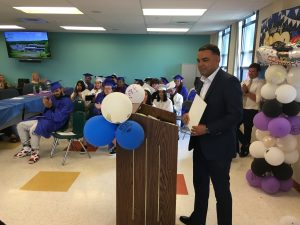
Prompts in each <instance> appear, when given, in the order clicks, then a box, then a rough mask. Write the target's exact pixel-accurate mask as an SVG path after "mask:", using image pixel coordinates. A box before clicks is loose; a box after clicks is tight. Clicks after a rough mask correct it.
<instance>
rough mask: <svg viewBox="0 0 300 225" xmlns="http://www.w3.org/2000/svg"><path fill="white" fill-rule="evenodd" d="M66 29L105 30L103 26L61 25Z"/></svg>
mask: <svg viewBox="0 0 300 225" xmlns="http://www.w3.org/2000/svg"><path fill="white" fill-rule="evenodd" d="M60 27H61V28H63V29H65V30H95V31H105V30H106V29H105V28H103V27H77V26H60Z"/></svg>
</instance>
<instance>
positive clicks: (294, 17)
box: [259, 6, 300, 46]
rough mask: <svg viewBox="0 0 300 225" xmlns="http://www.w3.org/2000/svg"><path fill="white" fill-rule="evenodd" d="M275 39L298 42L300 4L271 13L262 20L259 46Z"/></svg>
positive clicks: (299, 35)
mask: <svg viewBox="0 0 300 225" xmlns="http://www.w3.org/2000/svg"><path fill="white" fill-rule="evenodd" d="M276 41H281V42H284V43H286V44H290V43H299V44H300V6H297V7H294V8H290V9H285V10H282V11H280V12H277V13H274V14H272V15H271V16H270V17H269V18H267V19H265V20H263V21H262V25H261V35H260V43H259V46H262V45H264V46H270V45H272V44H273V43H275V42H276Z"/></svg>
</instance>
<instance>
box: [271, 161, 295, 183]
mask: <svg viewBox="0 0 300 225" xmlns="http://www.w3.org/2000/svg"><path fill="white" fill-rule="evenodd" d="M272 173H273V175H274V177H276V178H277V179H278V180H288V179H290V178H291V177H292V176H293V168H292V167H291V165H289V164H286V163H282V164H281V165H279V166H272Z"/></svg>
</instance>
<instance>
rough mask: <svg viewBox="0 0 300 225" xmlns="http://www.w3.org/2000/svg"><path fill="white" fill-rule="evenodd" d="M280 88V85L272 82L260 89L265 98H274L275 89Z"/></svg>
mask: <svg viewBox="0 0 300 225" xmlns="http://www.w3.org/2000/svg"><path fill="white" fill-rule="evenodd" d="M277 88H278V85H276V84H272V83H266V84H264V86H262V88H261V90H260V94H261V96H262V97H263V98H264V99H267V100H271V99H274V98H275V97H276V96H275V91H276V89H277Z"/></svg>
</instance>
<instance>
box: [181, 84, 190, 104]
mask: <svg viewBox="0 0 300 225" xmlns="http://www.w3.org/2000/svg"><path fill="white" fill-rule="evenodd" d="M179 94H181V95H182V97H183V101H186V100H187V97H188V94H189V92H188V90H187V88H186V87H185V86H182V88H181V91H180V93H179Z"/></svg>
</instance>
